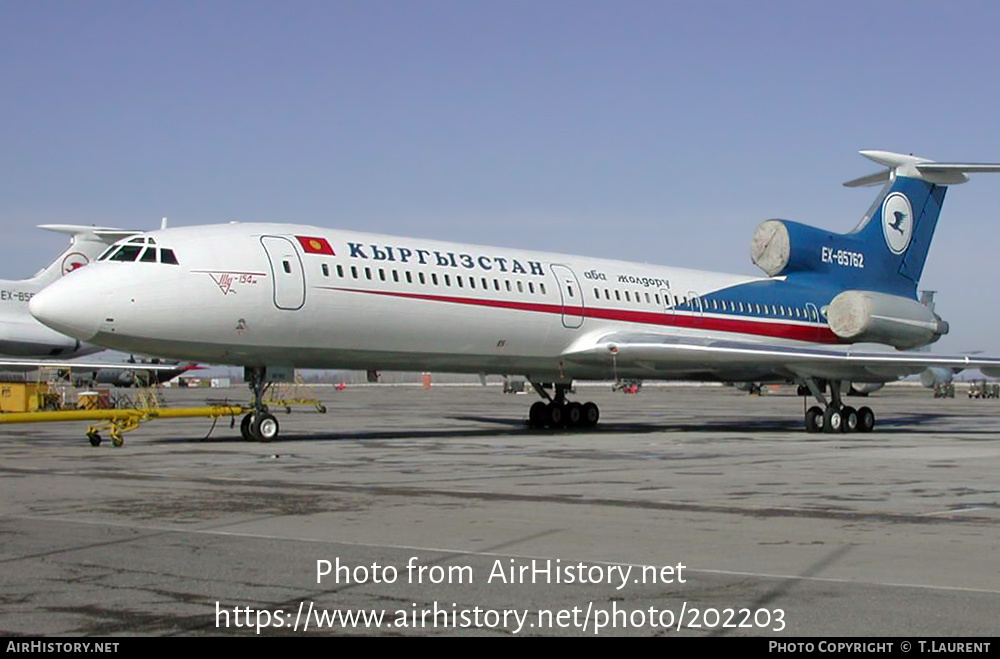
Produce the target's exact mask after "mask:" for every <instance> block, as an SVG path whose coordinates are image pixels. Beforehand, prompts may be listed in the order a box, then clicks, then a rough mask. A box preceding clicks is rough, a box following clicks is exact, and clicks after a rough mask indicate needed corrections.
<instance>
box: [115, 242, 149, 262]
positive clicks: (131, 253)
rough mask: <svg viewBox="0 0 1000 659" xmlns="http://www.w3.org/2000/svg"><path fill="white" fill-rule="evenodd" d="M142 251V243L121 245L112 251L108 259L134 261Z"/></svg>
mask: <svg viewBox="0 0 1000 659" xmlns="http://www.w3.org/2000/svg"><path fill="white" fill-rule="evenodd" d="M141 251H142V245H123V246H122V248H121V249H119V250H118V251H117V252H115V253H114V255H113V256H112V257H111V258H110V259H109V260H111V261H135V260H136V259H137V258H138V257H139V252H141Z"/></svg>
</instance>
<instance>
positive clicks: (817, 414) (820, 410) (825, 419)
mask: <svg viewBox="0 0 1000 659" xmlns="http://www.w3.org/2000/svg"><path fill="white" fill-rule="evenodd" d="M829 385H830V386H829V389H830V401H829V402H828V401H827V399H826V395H825V394H824V393H823V390H822V389H821V388H820V387H819V385H818V384H816V381H815V380H814V379H812V378H809V379H807V380H805V384H804V386H805V387H806V388H808V390H809V392H810V393H811V394H812V395H813V397H815V398H816V400H818V401H819V402H820V403H821V404H822V405H823V407H819V406H818V405H813V406H812V407H810V408H809V409H808V410H806V432H827V433H834V432H871V431H872V430H873V429H874V428H875V412H873V411H872V408H870V407H868V406H867V405H866V406H864V407H861V408H859V409H854V408H853V407H851V406H850V405H844V404H843V402H842V401H841V395H840V387H841V381H840V380H830V381H829Z"/></svg>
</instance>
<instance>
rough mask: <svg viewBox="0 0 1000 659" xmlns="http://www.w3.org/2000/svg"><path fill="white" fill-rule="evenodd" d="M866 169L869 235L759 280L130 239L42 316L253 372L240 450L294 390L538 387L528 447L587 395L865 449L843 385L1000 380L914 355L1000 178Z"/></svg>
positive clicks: (374, 238)
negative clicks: (968, 210)
mask: <svg viewBox="0 0 1000 659" xmlns="http://www.w3.org/2000/svg"><path fill="white" fill-rule="evenodd" d="M862 154H863V155H865V156H866V157H868V158H869V159H871V160H874V161H875V162H877V163H879V164H881V165H884V166H885V167H886V169H885V170H881V171H880V172H879V173H877V174H874V175H871V176H866V177H863V178H860V179H857V180H855V181H851V182H849V183H848V184H847V185H851V186H856V185H877V184H880V183H883V182H884V183H885V186H884V187H883V189H882V191H881V193H880V194H879V196H878V199H877V200H876V202H875V204H874V205H873V206H872V208H871V210H870V211H869V212H868V214H866V215H865V217H864V218H863V219H862V221H861V223H860V224H859V225H858V226H857V227H856V228H855V229H854V230H853V231H851V232H850V233H846V234H837V233H831V232H828V231H823V230H820V229H816V228H813V227H810V226H807V225H804V224H799V223H796V222H789V221H785V220H768V221H766V222H764V223H763V224H761V225H760V226H759V227H758V228H757V230H756V232H755V233H754V236H753V240H752V247H751V252H752V256H753V260H754V262H755V263H756V264H757V265H758V266H759V267H760V268H761V269H762V270H763V271H764V273H765V276H760V277H751V276H746V275H730V274H722V273H715V272H701V271H695V270H686V269H678V268H671V267H666V266H656V265H647V264H638V263H627V262H622V261H611V260H601V259H594V258H585V257H576V256H566V255H562V254H550V253H543V252H534V251H518V250H513V249H501V248H493V247H482V246H477V245H464V244H456V243H448V242H436V241H428V240H419V239H411V238H399V237H392V236H384V235H374V234H366V233H358V232H353V231H339V230H330V229H323V228H319V227H315V226H300V225H287V224H237V223H233V224H222V225H211V226H196V227H177V228H171V229H165V230H160V231H151V232H149V233H146V234H143V235H141V236H135V237H130V238H126V239H124V240H122V241H120V242H118V243H117V244H116V245H115V246H113V247H111V248H110V249H109V250H108V251H107V252H105V253H104V254H103V255H102V256H101V257H100V259H99V260H98V261H97V262H96V263H94V264H92V265H90V266H88V267H86V268H83V269H81V270H80V271H79V272H77V273H74V275H73V276H72V277H67V278H65V279H63V280H61V281H58V282H56V283H55V284H53V285H52V286H50V287H49V288H47V289H46V290H45V291H43V292H41V293H40V294H38V295H36V296H35V297H34V298H33V299H32V301H31V305H30V307H31V312H32V313H33V314H34V315H35V317H37V318H38V319H39V320H41V321H42V322H43V323H45V324H47V325H49V326H50V327H52V328H54V329H56V330H58V331H60V332H64V333H66V334H69V335H70V336H74V337H76V338H78V339H80V340H81V341H89V342H92V343H96V344H100V345H104V346H107V347H109V348H115V349H118V350H122V351H126V352H143V353H146V354H155V355H158V356H161V357H167V358H173V359H181V360H186V361H204V362H211V363H222V364H232V365H241V366H244V367H245V372H246V375H247V380H248V382H249V383H250V387H251V390H252V392H253V406H254V411H253V412H252V413H251V414H248V415H247V416H246V417H245V418H244V420H243V423H242V431H243V435H244V437H246V438H256V439H262V440H270V439H273V438H275V437H276V436H277V435H278V423H277V420H276V419H275V418H274V416H273V415H271V414H269V413H268V412H267V410H266V408H265V406H264V405H263V403H262V397H263V393H264V391H265V389H266V387H267V386H268V384H269V383H270V382H273V381H280V380H282V379H285V378H288V377H289V376H290V374H291V370H292V369H293V368H346V369H380V370H433V371H445V372H469V373H490V374H511V375H523V376H526V377H527V378H528V380H529V381H530V382H531V383H532V384H533V385H535V389H536V390H537V391H538V393H539V394H540V395H541V396H542V397H543V398H544V399H547V400H546V401H545V402H543V401H539V402H537V403H535V404H534V405H533V406H532V407H531V409H530V411H529V423H530V425H532V426H534V427H566V426H592V425H594V424H596V423H597V421H598V418H599V415H600V413H599V410H598V408H597V406H596V405H594V404H593V403H585V404H580V403H579V402H570V401H569V400H567V393H568V392H569V390H570V387H571V384H572V382H573V381H574V380H577V379H601V380H605V379H612V378H646V379H663V380H703V381H755V382H797V383H799V384H801V385H803V386H806V387H808V389H809V390H810V392H811V393H812V395H813V396H814V397H815V398H816V400H817V401H818V403H819V405H816V406H813V407H811V408H810V409H809V410H808V411H807V412H806V417H805V426H806V429H807V430H809V431H813V432H817V431H820V430H825V431H827V432H833V431H842V430H843V431H861V432H867V431H871V430H872V429H873V428H874V426H875V414H874V412H873V411H872V410H871V409H870V408H869V407H867V406H866V407H862V408H860V409H854V408H853V407H851V406H849V405H846V404H845V403H844V401H843V400H842V399H841V393H840V392H841V390H842V385H844V384H846V383H848V382H855V383H880V382H888V381H892V380H895V379H897V378H899V377H901V376H904V375H908V374H913V373H918V372H920V371H922V370H924V369H925V368H928V367H939V368H946V369H962V368H981V369H983V371H984V372H986V373H988V374H993V373H996V374H1000V358H989V357H980V356H976V357H970V356H965V355H960V356H947V355H931V354H929V353H926V352H903V351H904V350H908V349H912V348H917V347H921V346H924V345H927V344H930V343H932V342H934V341H936V340H937V339H938V338H940V336H941V335H943V334H945V333H946V332H947V331H948V325H947V323H946V322H944V321H943V320H941V319H940V318H939V317H938V316H937V315H936V314H935V313H934V312H933V311H932V310H930V309H928V308H927V307H925V306H923V305H921V304H920V303H919V302H918V301H917V298H916V293H917V283H918V281H919V280H920V275H921V272H922V270H923V267H924V262H925V259H926V258H927V254H928V250H929V248H930V243H931V238H932V236H933V234H934V229H935V226H936V224H937V220H938V215H939V213H940V211H941V206H942V204H943V202H944V197H945V192H946V191H947V188H948V186H950V185H955V184H958V183H963V182H965V181H966V180H967V176H966V174H967V173H970V172H997V171H1000V164H969V163H935V162H932V161H929V160H925V159H922V158H915V157H913V156H906V155H900V154H895V153H889V152H883V151H863V152H862ZM854 343H865V344H871V343H876V344H883V345H884V346H886V347H888V349H887V350H885V351H881V352H879V351H874V350H871V349H866V350H863V351H858V350H852V349H851V347H850V345H851V344H854ZM891 348H896V349H897V350H892V349H891ZM991 369H992V370H991ZM827 392H828V393H827Z"/></svg>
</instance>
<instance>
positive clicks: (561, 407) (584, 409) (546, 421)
mask: <svg viewBox="0 0 1000 659" xmlns="http://www.w3.org/2000/svg"><path fill="white" fill-rule="evenodd" d="M531 386H532V387H534V388H535V391H537V392H538V395H539V396H541V397H542V398H544V399H546V400H547V401H549V402H547V403H545V402H542V401H538V402H536V403H535V404H534V405H532V406H531V409H530V410H529V411H528V426H529V427H531V428H536V429H541V428H553V429H554V428H593V427H594V426H596V425H597V422H598V420H599V419H600V418H601V410H600V409H599V408H598V407H597V405H595V404H594V403H583V404H580V403H571V402H569V401H567V400H566V392H567V391H568V390H569V388H570V385H568V384H558V383H557V384H554V385H553V389H554V390H555V396H552V395H550V394H549V392H548V391H546V390H545V388H544V387H543V386H542V385H540V384H538V383H536V382H532V383H531Z"/></svg>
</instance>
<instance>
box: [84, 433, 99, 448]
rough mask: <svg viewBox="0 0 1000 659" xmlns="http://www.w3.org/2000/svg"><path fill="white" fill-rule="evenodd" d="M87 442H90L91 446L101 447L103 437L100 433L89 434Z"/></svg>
mask: <svg viewBox="0 0 1000 659" xmlns="http://www.w3.org/2000/svg"><path fill="white" fill-rule="evenodd" d="M87 440H88V441H89V442H90V445H91V446H100V445H101V435H100V434H99V433H96V432H88V433H87Z"/></svg>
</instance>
